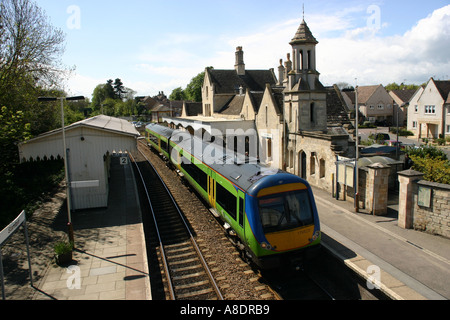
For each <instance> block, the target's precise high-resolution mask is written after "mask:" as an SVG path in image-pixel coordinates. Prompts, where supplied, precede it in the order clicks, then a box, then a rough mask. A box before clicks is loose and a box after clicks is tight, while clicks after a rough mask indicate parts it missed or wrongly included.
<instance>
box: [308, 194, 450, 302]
mask: <svg viewBox="0 0 450 320" xmlns="http://www.w3.org/2000/svg"><path fill="white" fill-rule="evenodd" d="M313 189H314V190H313V191H314V196H315V198H316V203H317V207H318V210H319V216H320V219H321V228H322V232H323V236H322V240H323V241H322V243H323V246H324V247H325V248H326V249H328V250H329V251H331V253H332V254H334V255H335V256H336V257H338V258H339V259H341V260H342V261H343V262H344V263H345V264H346V265H347V266H348V267H349V268H350V269H352V270H353V271H354V272H356V273H358V274H359V275H360V276H361V277H363V278H364V279H366V280H370V281H372V280H373V279H377V280H379V282H378V283H376V284H377V286H378V287H379V288H380V290H381V291H382V292H383V293H384V294H386V295H387V296H388V297H390V298H391V299H394V300H448V299H449V298H450V239H447V238H444V237H440V236H436V235H431V234H427V233H424V232H420V231H415V230H405V229H402V228H400V227H398V225H397V223H398V221H397V217H398V201H395V196H394V197H393V198H394V199H393V200H394V201H391V202H390V205H389V206H388V214H387V215H386V216H373V215H371V214H369V213H368V212H364V210H360V212H359V213H356V212H355V209H354V205H353V203H351V202H347V201H341V200H336V199H334V198H332V197H331V194H329V193H327V192H325V191H323V190H320V189H317V188H313Z"/></svg>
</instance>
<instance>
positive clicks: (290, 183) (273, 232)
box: [147, 124, 321, 269]
mask: <svg viewBox="0 0 450 320" xmlns="http://www.w3.org/2000/svg"><path fill="white" fill-rule="evenodd" d="M147 139H148V140H149V143H150V144H151V145H152V147H154V148H155V149H156V150H157V151H158V152H159V153H160V154H162V155H164V156H165V157H167V159H169V161H170V162H171V163H172V164H173V165H174V166H175V167H176V168H177V169H178V170H180V172H182V173H183V175H184V177H185V178H186V180H187V181H188V182H189V184H190V185H191V186H192V187H193V188H194V189H195V190H196V191H197V192H198V194H199V195H201V196H202V197H203V198H204V199H205V201H206V202H208V203H209V204H210V206H211V208H212V210H213V211H214V212H215V214H216V215H217V216H220V218H221V219H222V221H223V222H224V224H225V226H226V228H227V229H228V231H229V234H230V235H231V236H232V237H233V238H234V240H235V243H236V245H237V247H238V248H239V249H241V250H242V252H244V253H245V255H246V256H248V257H250V258H251V260H252V261H254V262H255V263H256V264H257V265H258V266H259V267H260V268H262V269H266V268H274V267H278V266H280V265H284V264H285V263H297V262H298V261H299V260H300V259H303V258H304V255H305V253H307V252H310V251H312V250H314V249H317V248H318V247H320V241H321V233H320V222H319V217H318V213H317V208H316V204H315V201H314V196H313V193H312V190H311V187H310V185H309V184H308V183H307V182H306V181H305V180H303V179H301V178H299V177H297V176H295V175H292V174H289V173H286V172H283V171H281V170H277V169H273V168H267V167H264V166H262V165H260V164H258V163H257V162H256V161H251V163H248V162H249V161H248V160H249V159H248V158H247V159H245V158H244V157H241V158H239V157H237V156H236V155H235V153H234V152H233V151H229V150H226V149H224V148H223V147H219V146H218V145H216V144H210V143H205V142H203V141H201V140H200V139H197V138H195V137H193V136H191V135H189V134H188V133H187V132H181V131H178V130H172V129H169V128H166V127H162V126H160V125H157V124H151V125H149V126H148V127H147ZM163 141H165V142H166V143H167V145H165V144H164V143H163ZM164 147H165V148H164ZM246 160H247V161H246Z"/></svg>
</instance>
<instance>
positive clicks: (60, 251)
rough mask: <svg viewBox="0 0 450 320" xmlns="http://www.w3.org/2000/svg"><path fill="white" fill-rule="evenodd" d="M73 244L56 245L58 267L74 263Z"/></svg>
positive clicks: (59, 243)
mask: <svg viewBox="0 0 450 320" xmlns="http://www.w3.org/2000/svg"><path fill="white" fill-rule="evenodd" d="M72 250H73V244H71V243H67V242H58V243H57V244H56V245H55V259H56V263H57V264H58V265H67V264H69V263H70V262H72Z"/></svg>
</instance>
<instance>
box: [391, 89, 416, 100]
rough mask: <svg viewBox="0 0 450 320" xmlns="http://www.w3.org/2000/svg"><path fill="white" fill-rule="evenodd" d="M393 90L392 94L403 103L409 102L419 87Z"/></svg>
mask: <svg viewBox="0 0 450 320" xmlns="http://www.w3.org/2000/svg"><path fill="white" fill-rule="evenodd" d="M391 92H392V94H394V95H396V96H397V97H398V98H399V99H400V100H401V101H402V102H403V103H408V102H410V101H411V99H412V97H413V96H414V94H415V93H416V92H417V89H408V90H392V91H391Z"/></svg>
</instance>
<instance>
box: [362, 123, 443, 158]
mask: <svg viewBox="0 0 450 320" xmlns="http://www.w3.org/2000/svg"><path fill="white" fill-rule="evenodd" d="M372 133H374V134H377V133H388V134H389V135H390V136H391V140H397V135H396V134H393V133H390V132H389V128H388V127H378V128H369V129H359V136H360V137H361V140H362V141H364V140H368V139H369V136H370V135H371V134H372ZM398 140H399V141H400V142H402V143H403V144H406V145H415V146H421V145H423V144H424V143H423V142H422V141H418V140H417V139H415V138H412V137H399V138H398ZM442 151H444V152H445V154H447V157H448V159H450V147H446V148H442Z"/></svg>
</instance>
